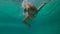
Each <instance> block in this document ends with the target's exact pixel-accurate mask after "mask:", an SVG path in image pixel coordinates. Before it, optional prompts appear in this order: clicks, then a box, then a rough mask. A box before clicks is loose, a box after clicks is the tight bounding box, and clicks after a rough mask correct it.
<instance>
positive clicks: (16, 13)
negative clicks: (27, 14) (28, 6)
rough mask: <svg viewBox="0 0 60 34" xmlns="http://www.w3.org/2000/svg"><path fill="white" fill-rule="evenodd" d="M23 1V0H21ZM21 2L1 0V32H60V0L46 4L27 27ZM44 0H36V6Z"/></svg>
mask: <svg viewBox="0 0 60 34" xmlns="http://www.w3.org/2000/svg"><path fill="white" fill-rule="evenodd" d="M21 2H22V1H21ZM21 2H18V1H15V0H0V34H60V0H52V1H51V2H50V3H49V4H47V5H45V6H44V7H43V8H42V9H41V11H40V12H39V13H38V15H37V17H36V18H35V19H34V20H33V21H29V23H30V24H31V25H32V27H31V28H27V27H26V25H25V24H24V23H23V22H22V21H23V19H24V15H23V8H21ZM41 2H42V0H37V2H36V0H35V3H34V4H35V5H36V4H37V5H36V7H38V6H39V3H41Z"/></svg>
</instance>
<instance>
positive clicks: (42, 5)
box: [37, 0, 51, 11]
mask: <svg viewBox="0 0 60 34" xmlns="http://www.w3.org/2000/svg"><path fill="white" fill-rule="evenodd" d="M50 1H51V0H48V2H43V3H42V4H41V5H40V6H39V8H37V11H40V10H41V9H42V8H43V7H44V6H45V5H46V4H47V3H49V2H50Z"/></svg>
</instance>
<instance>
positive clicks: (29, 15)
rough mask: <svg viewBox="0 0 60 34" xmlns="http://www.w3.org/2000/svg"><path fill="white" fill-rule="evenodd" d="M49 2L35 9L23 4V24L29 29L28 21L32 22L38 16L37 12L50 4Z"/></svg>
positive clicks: (30, 5) (32, 6)
mask: <svg viewBox="0 0 60 34" xmlns="http://www.w3.org/2000/svg"><path fill="white" fill-rule="evenodd" d="M50 1H51V0H48V2H43V3H42V4H41V5H40V6H39V8H36V7H35V6H34V5H32V4H25V5H24V7H25V9H24V14H25V19H24V20H23V22H24V24H26V25H27V27H31V25H30V24H29V23H27V21H28V20H32V19H33V18H35V17H36V15H37V14H38V12H39V11H40V10H41V9H42V8H43V7H44V6H45V5H46V4H48V3H49V2H50Z"/></svg>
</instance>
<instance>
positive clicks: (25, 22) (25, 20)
mask: <svg viewBox="0 0 60 34" xmlns="http://www.w3.org/2000/svg"><path fill="white" fill-rule="evenodd" d="M28 19H29V17H26V18H25V19H24V24H26V25H27V26H28V27H30V26H31V25H30V24H29V23H27V20H28Z"/></svg>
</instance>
